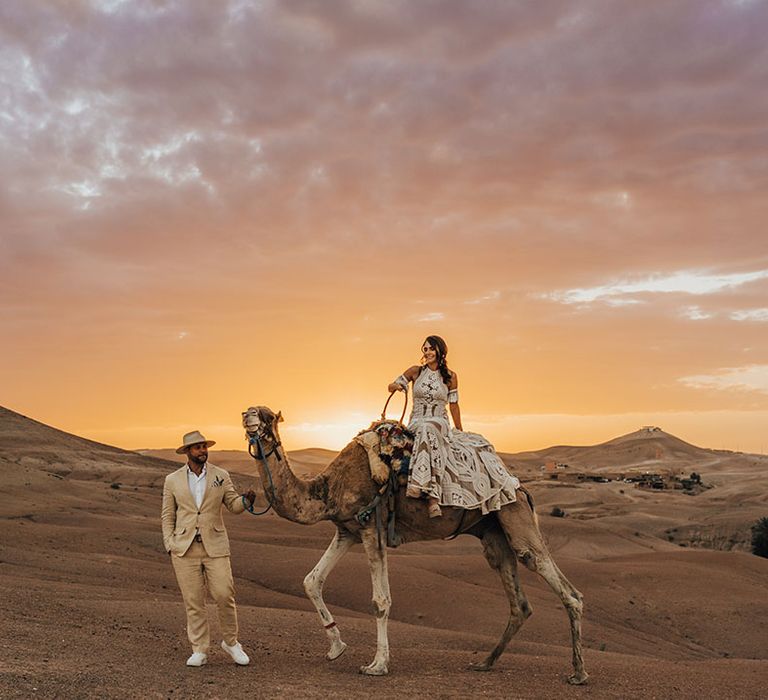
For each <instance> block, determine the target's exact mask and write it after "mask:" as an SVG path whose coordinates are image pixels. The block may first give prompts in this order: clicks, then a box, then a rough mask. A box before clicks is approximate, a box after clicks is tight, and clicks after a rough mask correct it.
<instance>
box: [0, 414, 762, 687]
mask: <svg viewBox="0 0 768 700" xmlns="http://www.w3.org/2000/svg"><path fill="white" fill-rule="evenodd" d="M361 427H363V426H361ZM211 437H214V436H211ZM351 437H352V436H350V439H351ZM286 447H287V449H288V450H289V453H288V454H289V458H290V460H291V464H292V466H293V468H294V470H295V471H296V472H297V473H298V474H299V475H304V476H307V475H311V474H315V473H317V472H318V471H319V470H322V469H323V468H324V467H325V465H327V464H328V463H329V462H330V461H331V460H332V459H333V457H334V455H335V453H333V452H331V451H327V450H299V451H293V452H291V451H290V445H286ZM0 448H1V449H0V467H1V468H2V482H0V600H1V601H2V603H1V604H0V610H1V611H2V618H1V621H0V697H2V698H91V697H94V698H96V697H98V698H113V697H114V698H117V697H120V698H126V697H131V698H133V697H135V698H254V697H256V698H278V697H296V698H304V697H306V698H326V697H342V698H346V697H350V698H351V697H368V696H375V697H377V698H389V697H393V698H394V697H402V696H414V697H415V696H421V697H435V698H440V697H445V698H449V697H493V698H502V697H504V698H574V699H580V698H701V697H710V698H763V697H766V695H768V690H767V689H768V631H767V630H768V595H767V591H768V559H764V558H760V557H757V556H754V555H753V554H751V553H750V551H749V533H750V527H751V525H752V524H753V523H754V522H755V521H756V520H758V519H759V518H761V517H766V516H768V485H767V484H766V478H765V476H766V470H767V469H768V457H766V456H764V455H751V454H742V453H733V452H724V451H717V450H709V449H706V448H704V447H697V446H694V445H690V444H688V443H687V442H685V441H684V440H681V439H679V438H678V437H676V436H673V435H670V434H668V433H666V432H664V431H663V430H656V431H648V430H638V431H637V432H636V433H631V434H630V435H626V436H621V437H619V438H616V439H615V440H611V441H609V442H606V443H603V444H602V445H595V446H590V447H568V446H561V447H552V448H546V449H542V450H541V451H538V452H526V453H520V454H515V455H512V454H503V455H502V457H503V458H504V460H505V462H506V463H507V465H508V466H509V467H510V469H512V470H513V471H514V472H515V473H516V474H517V475H518V476H519V477H520V478H521V480H522V481H523V482H524V483H525V485H526V486H527V487H528V488H529V489H530V491H531V492H532V494H533V496H534V499H535V502H536V505H537V512H538V514H539V519H540V525H541V529H542V531H543V532H544V533H545V536H546V537H547V540H548V542H549V545H550V548H551V550H552V552H553V554H554V557H555V559H556V561H557V563H558V565H559V566H560V568H561V569H562V570H563V571H564V573H565V574H566V575H567V576H568V578H569V579H570V580H571V581H572V582H573V583H574V585H575V586H576V587H577V588H578V589H579V590H580V591H581V592H582V593H583V595H584V599H585V618H584V626H583V630H584V646H585V659H586V666H587V670H588V671H589V673H590V679H589V683H588V684H587V685H585V686H579V687H575V686H570V685H568V684H567V683H566V677H567V675H568V674H569V672H570V640H569V632H568V621H567V616H566V614H565V611H564V610H563V609H562V607H561V606H560V604H559V601H558V600H557V599H556V598H555V596H554V594H552V592H551V591H550V590H549V589H548V587H547V586H546V584H545V583H544V582H543V581H541V580H540V579H538V578H537V577H536V576H535V575H534V574H532V573H530V572H528V571H527V570H525V569H524V568H521V578H522V583H523V587H524V589H525V590H526V593H527V595H528V598H529V600H530V602H531V604H532V606H533V615H532V617H530V618H529V619H528V620H527V622H526V623H525V625H524V626H523V628H522V629H521V630H520V632H519V633H518V634H517V635H516V636H515V637H514V638H513V640H512V642H511V643H510V645H509V647H508V649H507V651H506V653H505V654H504V655H503V656H502V657H501V658H500V659H499V661H498V662H497V664H496V667H495V669H494V670H493V671H491V672H489V673H478V672H475V671H472V670H470V669H469V664H470V663H471V662H473V661H478V660H480V659H481V658H483V655H484V654H485V653H487V651H488V650H490V648H491V647H492V646H493V645H494V644H495V642H496V640H497V639H498V637H499V635H500V634H501V631H502V629H503V627H504V624H505V621H506V617H507V612H508V611H507V603H506V597H505V596H504V593H503V591H502V588H501V585H500V582H499V581H498V579H497V576H496V574H495V572H493V571H492V570H491V569H490V568H489V567H488V565H487V564H486V562H485V559H484V558H483V556H482V552H481V546H480V544H479V542H478V541H476V540H475V539H474V538H472V537H470V536H460V537H459V538H457V539H456V540H453V541H451V542H441V541H436V542H425V543H415V544H408V545H406V546H404V547H401V548H398V549H394V550H390V551H389V570H390V583H391V588H392V598H393V605H392V610H391V616H390V627H389V632H390V646H391V654H392V661H391V665H390V674H389V675H388V676H386V677H381V678H371V677H364V676H361V675H360V674H359V673H358V669H359V667H360V666H361V665H363V664H366V663H368V662H370V661H371V659H372V658H373V654H374V651H375V641H376V628H375V622H374V619H373V617H372V615H371V613H370V596H371V584H370V578H369V574H368V568H367V564H366V561H365V557H364V555H363V552H362V549H361V548H359V547H356V548H353V550H352V551H351V552H350V553H349V554H348V555H347V556H346V558H345V559H344V560H343V561H342V562H341V563H340V564H339V566H338V567H337V568H336V570H334V572H333V573H332V574H331V576H330V577H329V579H328V581H327V583H326V587H325V599H326V602H327V603H328V605H329V607H330V608H331V610H332V612H333V613H334V615H335V617H336V620H337V622H338V624H339V626H340V629H341V632H342V636H343V638H344V639H345V641H346V642H347V643H348V644H349V648H348V649H347V651H346V652H345V653H344V654H343V655H342V656H341V657H340V658H339V659H337V660H335V661H332V662H331V661H327V660H326V659H325V652H326V651H327V641H326V636H325V633H324V631H323V629H322V626H321V624H320V621H319V619H318V617H317V615H316V613H315V612H314V608H313V607H312V605H311V603H310V602H309V601H308V600H307V598H306V597H305V595H304V591H303V587H302V580H303V577H304V575H305V574H306V573H307V572H308V571H309V570H310V569H311V568H312V567H313V566H314V564H315V563H316V561H317V560H318V559H319V557H320V555H321V554H322V552H323V551H324V549H325V547H326V546H327V544H328V542H329V541H330V540H331V537H332V534H333V531H334V530H333V526H332V525H331V524H330V523H320V524H318V525H315V526H302V525H298V524H295V523H291V522H288V521H286V520H282V519H280V518H278V517H277V516H275V515H274V513H272V512H270V513H268V514H267V515H264V516H262V517H259V518H256V517H253V516H251V515H249V514H247V513H245V514H242V515H239V516H232V515H231V514H225V522H226V525H227V528H228V531H229V535H230V539H231V542H232V567H233V572H234V576H235V583H236V588H237V603H238V610H239V617H240V630H241V631H240V641H241V642H242V644H243V647H244V648H245V649H246V651H248V653H249V654H250V656H251V659H252V661H251V665H250V666H248V667H236V666H235V665H234V664H233V663H232V662H231V660H230V659H229V658H228V657H227V656H226V655H225V654H224V652H222V651H221V650H220V649H218V648H216V647H215V646H214V648H213V649H212V651H211V655H210V658H209V662H208V664H207V666H205V667H203V668H195V669H192V668H187V667H185V665H184V662H185V660H186V658H187V656H188V654H189V652H190V650H189V648H188V643H187V640H186V634H185V620H184V610H183V605H182V602H181V595H180V593H179V591H178V588H177V585H176V581H175V579H174V575H173V571H172V569H171V566H170V563H169V562H168V555H167V554H166V553H165V552H164V551H163V547H162V539H161V534H160V499H161V491H162V484H163V479H164V478H165V476H166V475H167V474H168V473H169V472H170V471H172V470H174V469H176V468H177V467H178V466H179V465H180V464H181V462H182V461H183V459H182V458H180V457H179V456H177V455H175V454H174V453H173V450H172V449H168V450H152V451H150V450H147V451H142V453H138V452H131V451H127V450H123V449H120V448H116V447H111V446H108V445H102V444H99V443H95V442H91V441H89V440H86V439H83V438H80V437H77V436H75V435H70V434H68V433H65V432H62V431H59V430H57V429H55V428H52V427H49V426H46V425H43V424H42V423H39V422H37V421H35V420H33V419H32V418H28V417H25V416H22V415H20V414H18V413H15V412H13V411H11V410H8V409H4V408H0ZM210 461H211V462H212V463H215V464H218V465H219V466H222V467H224V468H226V469H229V470H230V472H231V474H232V476H233V479H234V482H235V484H236V486H237V487H238V488H239V489H241V490H243V491H244V490H246V489H248V488H250V487H254V488H255V490H257V492H259V493H261V488H260V485H259V483H258V480H257V477H256V470H255V465H254V464H253V461H252V460H251V458H250V457H249V456H248V455H247V454H246V453H245V452H239V451H218V452H217V451H216V450H215V448H214V449H213V450H212V451H211V454H210ZM547 463H550V464H561V465H562V464H567V465H568V467H562V468H561V469H560V473H559V474H558V479H553V478H551V477H552V474H550V473H548V472H547V471H542V469H541V467H542V465H544V464H547ZM648 471H650V472H664V473H675V474H678V475H683V476H685V475H687V474H688V473H690V472H693V471H695V472H696V473H697V474H700V475H701V478H702V482H703V483H704V484H705V485H706V486H707V487H708V488H703V489H697V490H695V491H693V492H691V493H687V492H685V491H683V490H674V489H665V490H658V491H657V490H653V489H644V488H639V487H638V486H636V485H635V484H633V483H627V482H625V481H617V480H615V475H616V474H617V473H619V472H620V473H623V474H625V475H632V474H640V473H642V472H648ZM575 472H584V473H588V474H590V475H592V476H596V475H600V474H604V475H606V479H608V478H610V480H607V481H604V482H601V481H579V480H576V479H573V478H571V479H568V478H566V476H565V475H566V473H570V474H573V473H575ZM555 508H559V509H561V510H562V511H564V513H565V516H564V517H554V516H553V515H552V514H551V513H552V512H553V509H555ZM209 611H210V613H211V615H212V619H213V621H214V622H213V630H212V631H213V639H214V640H215V641H214V645H216V644H217V643H218V640H219V639H220V637H218V636H217V634H218V628H217V624H216V622H215V614H214V609H213V606H210V607H209Z"/></svg>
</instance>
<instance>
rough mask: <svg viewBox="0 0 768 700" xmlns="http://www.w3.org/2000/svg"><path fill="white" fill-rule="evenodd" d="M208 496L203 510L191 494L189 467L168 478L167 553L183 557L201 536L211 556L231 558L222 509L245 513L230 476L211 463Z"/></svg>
mask: <svg viewBox="0 0 768 700" xmlns="http://www.w3.org/2000/svg"><path fill="white" fill-rule="evenodd" d="M206 471H207V473H206V477H205V493H204V495H203V501H202V503H201V504H200V508H198V507H197V504H196V503H195V497H194V496H193V495H192V492H191V491H190V490H189V481H188V480H187V465H186V464H185V465H184V466H183V467H181V469H177V470H176V471H175V472H173V473H172V474H169V475H168V476H166V477H165V484H164V485H163V509H162V521H163V545H164V547H165V551H166V552H170V553H172V554H174V555H176V556H177V557H182V556H184V554H185V553H186V551H187V550H188V549H189V546H190V545H191V544H192V540H194V538H195V533H196V532H199V533H200V535H201V537H202V539H203V546H204V547H205V551H206V552H208V556H211V557H227V556H229V537H227V529H226V528H225V527H224V521H223V520H222V518H221V506H222V504H223V505H225V506H226V507H227V508H228V509H229V510H230V511H231V512H232V513H242V512H243V511H244V510H245V506H244V505H243V499H242V498H241V497H240V494H239V493H237V491H235V487H234V486H233V485H232V479H231V478H230V476H229V473H228V472H227V471H225V470H224V469H220V468H219V467H217V466H215V465H213V464H211V463H210V462H208V463H207V464H206Z"/></svg>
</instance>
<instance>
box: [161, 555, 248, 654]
mask: <svg viewBox="0 0 768 700" xmlns="http://www.w3.org/2000/svg"><path fill="white" fill-rule="evenodd" d="M171 561H172V562H173V570H174V571H175V572H176V580H177V581H178V582H179V588H180V589H181V595H182V597H183V598H184V606H185V607H186V609H187V636H188V637H189V641H190V643H191V644H192V651H199V652H202V653H204V654H205V653H206V652H207V651H208V647H209V645H210V643H211V632H210V628H209V626H208V611H207V610H206V607H205V593H206V588H207V589H208V592H209V593H210V594H211V598H213V601H214V603H216V606H217V608H218V611H219V626H220V627H221V635H222V637H224V641H225V642H226V643H227V644H229V645H230V646H232V645H233V644H235V643H236V642H237V609H236V608H235V584H234V582H233V581H232V568H231V567H230V565H229V557H209V556H208V552H206V551H205V547H204V546H203V545H202V544H201V543H200V542H193V543H192V544H191V545H190V547H189V549H188V550H187V552H186V554H185V555H184V556H183V557H177V556H176V555H175V554H173V555H171Z"/></svg>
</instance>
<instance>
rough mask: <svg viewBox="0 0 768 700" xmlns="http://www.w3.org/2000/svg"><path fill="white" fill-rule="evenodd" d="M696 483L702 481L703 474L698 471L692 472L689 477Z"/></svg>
mask: <svg viewBox="0 0 768 700" xmlns="http://www.w3.org/2000/svg"><path fill="white" fill-rule="evenodd" d="M688 478H689V479H690V480H691V481H692V482H693V483H694V484H700V483H701V475H700V474H697V473H696V472H691V475H690V476H689V477H688Z"/></svg>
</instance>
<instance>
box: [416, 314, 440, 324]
mask: <svg viewBox="0 0 768 700" xmlns="http://www.w3.org/2000/svg"><path fill="white" fill-rule="evenodd" d="M444 319H445V314H444V313H442V312H440V311H432V312H430V313H428V314H424V315H423V316H419V317H418V318H417V319H416V320H417V321H418V322H419V323H429V322H432V321H442V320H444Z"/></svg>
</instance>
